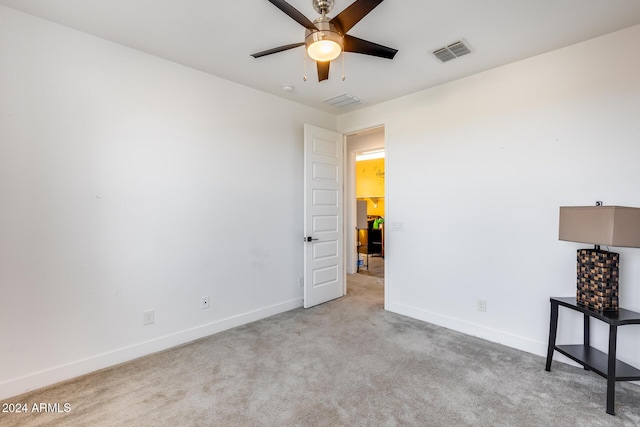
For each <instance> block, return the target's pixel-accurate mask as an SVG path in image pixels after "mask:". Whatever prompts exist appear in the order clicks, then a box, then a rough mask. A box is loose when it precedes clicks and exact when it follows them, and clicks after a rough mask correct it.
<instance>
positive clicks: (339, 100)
mask: <svg viewBox="0 0 640 427" xmlns="http://www.w3.org/2000/svg"><path fill="white" fill-rule="evenodd" d="M322 102H326V103H327V104H329V105H333V106H334V107H338V108H344V107H347V106H349V105H353V104H364V101H363V100H361V99H360V98H356V97H355V96H353V95H351V94H348V93H343V94H342V95H337V96H334V97H331V98H328V99H325V100H324V101H322Z"/></svg>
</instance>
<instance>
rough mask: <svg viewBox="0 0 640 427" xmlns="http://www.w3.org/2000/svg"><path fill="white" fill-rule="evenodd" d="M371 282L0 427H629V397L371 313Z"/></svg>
mask: <svg viewBox="0 0 640 427" xmlns="http://www.w3.org/2000/svg"><path fill="white" fill-rule="evenodd" d="M382 307H383V280H382V279H380V278H375V277H369V276H366V275H361V274H354V275H352V276H349V292H348V295H347V296H345V297H344V298H341V299H338V300H335V301H332V302H329V303H326V304H322V305H320V306H318V307H315V308H312V309H308V310H304V309H297V310H293V311H290V312H287V313H283V314H280V315H277V316H273V317H270V318H268V319H264V320H261V321H258V322H255V323H252V324H249V325H245V326H241V327H238V328H235V329H232V330H229V331H225V332H222V333H219V334H216V335H213V336H211V337H207V338H205V339H201V340H199V341H196V342H193V343H190V344H187V345H184V346H181V347H178V348H174V349H171V350H167V351H164V352H161V353H157V354H154V355H151V356H148V357H144V358H141V359H138V360H135V361H132V362H129V363H126V364H123V365H120V366H117V367H113V368H109V369H106V370H103V371H100V372H97V373H94V374H91V375H88V376H84V377H81V378H77V379H74V380H71V381H68V382H65V383H62V384H59V385H56V386H52V387H49V388H46V389H43V390H38V391H35V392H32V393H30V394H26V395H23V396H18V397H15V398H12V399H9V400H8V401H6V402H7V403H8V402H13V403H15V402H29V403H30V404H32V403H34V402H49V403H54V402H59V403H60V405H61V407H63V406H62V405H63V404H64V403H69V404H70V411H69V412H67V413H64V412H63V413H54V414H52V413H27V414H8V413H0V425H1V426H637V425H640V387H638V386H635V385H633V384H628V383H618V385H617V391H616V414H617V415H616V416H615V417H614V416H611V415H607V414H606V413H605V399H606V384H605V381H604V380H603V379H602V378H600V377H598V376H597V375H595V374H593V373H592V372H587V371H584V370H582V369H579V368H576V367H572V366H568V365H564V364H562V363H559V362H554V364H553V366H552V371H551V372H545V370H544V359H543V358H542V357H539V356H534V355H531V354H529V353H524V352H521V351H518V350H514V349H511V348H507V347H504V346H501V345H498V344H494V343H490V342H486V341H483V340H481V339H478V338H474V337H470V336H467V335H463V334H460V333H457V332H453V331H451V330H448V329H444V328H441V327H437V326H434V325H430V324H426V323H423V322H420V321H417V320H413V319H409V318H406V317H403V316H399V315H396V314H393V313H389V312H387V311H384V310H383V309H382Z"/></svg>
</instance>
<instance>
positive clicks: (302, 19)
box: [269, 0, 318, 31]
mask: <svg viewBox="0 0 640 427" xmlns="http://www.w3.org/2000/svg"><path fill="white" fill-rule="evenodd" d="M269 1H270V2H271V4H273V5H274V6H275V7H277V8H278V9H280V10H281V11H283V12H284V13H286V14H287V15H289V17H290V18H291V19H293V20H294V21H296V22H297V23H298V24H300V25H302V26H303V27H305V28H307V29H309V30H314V31H317V30H318V28H317V27H316V26H315V24H314V23H313V22H311V21H310V20H309V18H307V17H306V16H304V15H303V14H302V13H301V12H300V11H299V10H298V9H296V8H295V7H293V6H291V5H290V4H289V3H287V2H286V1H284V0H269Z"/></svg>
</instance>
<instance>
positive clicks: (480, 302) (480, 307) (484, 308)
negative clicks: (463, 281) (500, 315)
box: [478, 299, 487, 313]
mask: <svg viewBox="0 0 640 427" xmlns="http://www.w3.org/2000/svg"><path fill="white" fill-rule="evenodd" d="M478 311H481V312H483V313H484V312H486V311H487V300H485V299H479V300H478Z"/></svg>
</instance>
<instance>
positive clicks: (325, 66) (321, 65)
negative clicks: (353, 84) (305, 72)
mask: <svg viewBox="0 0 640 427" xmlns="http://www.w3.org/2000/svg"><path fill="white" fill-rule="evenodd" d="M316 64H317V65H318V81H319V82H321V81H323V80H327V79H328V78H329V64H331V61H326V62H321V61H316Z"/></svg>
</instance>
